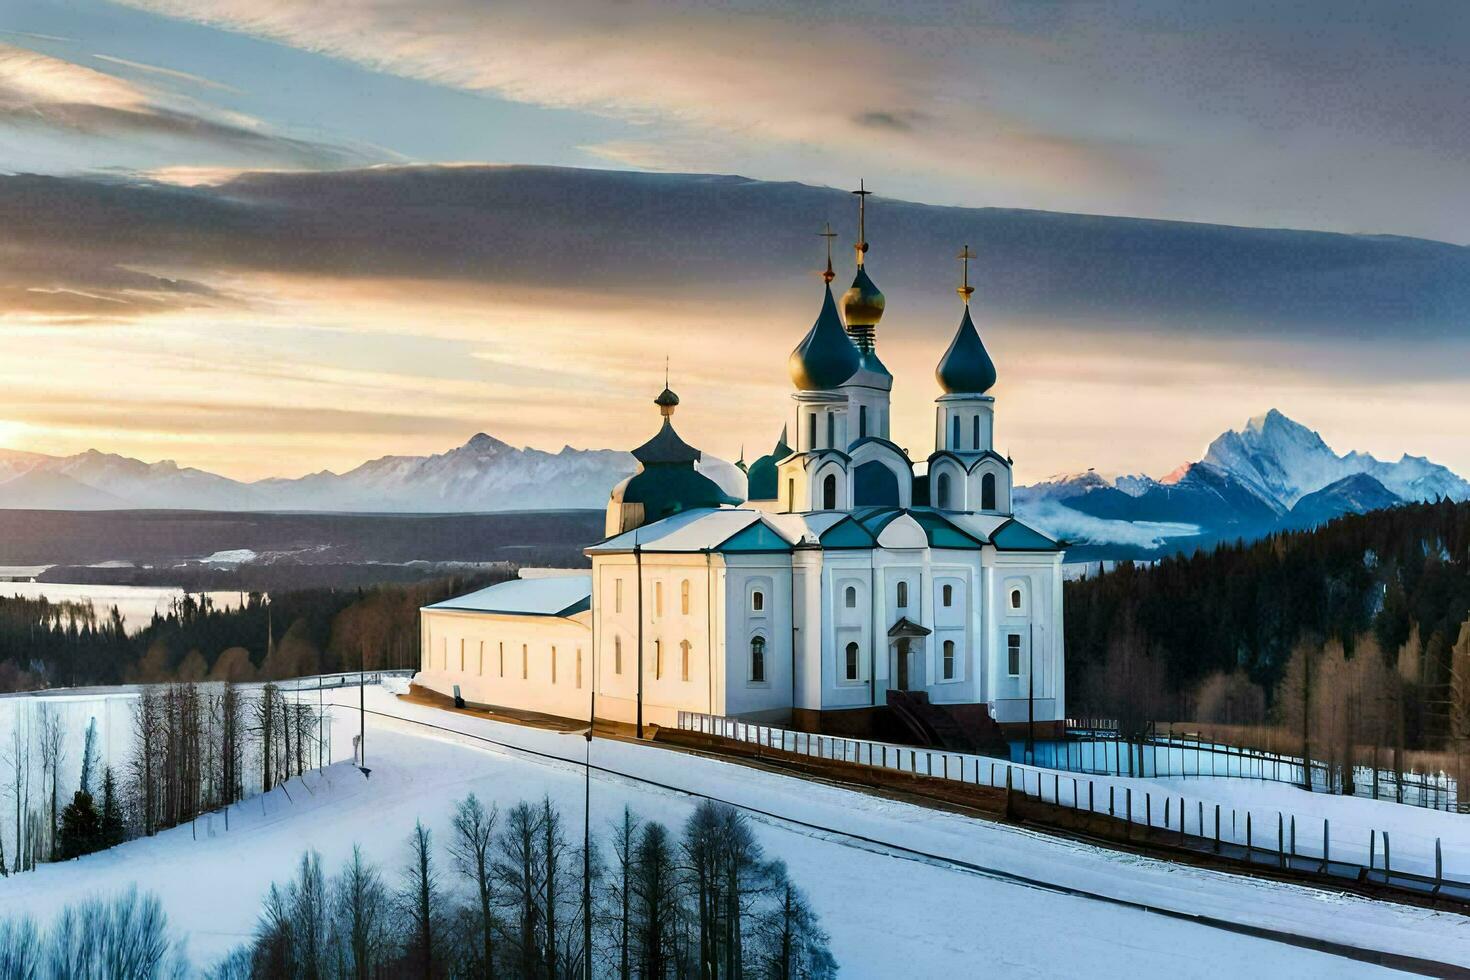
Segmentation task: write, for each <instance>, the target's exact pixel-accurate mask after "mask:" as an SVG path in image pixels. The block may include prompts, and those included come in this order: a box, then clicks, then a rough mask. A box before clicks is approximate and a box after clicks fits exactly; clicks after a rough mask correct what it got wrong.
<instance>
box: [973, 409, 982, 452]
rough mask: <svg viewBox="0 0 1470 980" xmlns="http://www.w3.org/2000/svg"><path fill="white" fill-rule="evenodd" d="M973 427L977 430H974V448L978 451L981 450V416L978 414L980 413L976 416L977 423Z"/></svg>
mask: <svg viewBox="0 0 1470 980" xmlns="http://www.w3.org/2000/svg"><path fill="white" fill-rule="evenodd" d="M973 428H974V430H975V431H974V436H975V445H974V447H973V448H974V450H975V452H977V453H978V452H979V451H980V416H978V415H977V416H975V424H974V426H973Z"/></svg>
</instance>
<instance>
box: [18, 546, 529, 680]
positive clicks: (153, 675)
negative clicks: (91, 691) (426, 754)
mask: <svg viewBox="0 0 1470 980" xmlns="http://www.w3.org/2000/svg"><path fill="white" fill-rule="evenodd" d="M513 574H514V573H513V572H507V571H493V572H485V573H480V574H476V575H472V576H450V577H445V578H439V579H434V580H432V581H429V582H419V583H413V584H407V585H394V584H388V585H378V586H375V587H372V588H356V589H300V590H294V591H288V592H281V593H271V594H269V595H267V594H265V593H261V592H250V593H246V594H244V595H243V596H242V597H241V598H242V601H241V603H240V605H239V606H238V607H232V608H228V609H224V608H220V607H218V606H216V605H215V604H214V603H213V602H212V601H211V600H210V598H209V596H207V595H194V594H192V593H186V594H184V595H183V596H181V597H180V598H179V599H177V600H175V601H174V602H173V603H172V604H171V606H170V608H169V610H168V611H167V612H164V613H155V614H154V616H153V618H152V620H151V621H150V622H149V623H148V624H147V625H146V626H144V627H142V628H141V629H138V630H136V631H134V632H129V631H128V629H127V628H126V625H125V623H124V622H123V619H122V617H121V616H120V615H119V614H118V611H117V609H116V607H113V608H110V609H108V610H106V611H105V612H99V611H98V610H96V609H95V608H94V607H93V606H92V605H91V603H89V602H52V601H49V600H47V599H44V598H27V597H22V596H0V693H5V692H11V691H30V690H43V689H47V688H53V687H78V686H84V685H113V684H122V683H162V682H167V681H175V680H177V681H186V682H188V681H192V682H198V681H204V680H216V681H226V680H230V681H236V682H242V681H254V680H281V679H285V678H290V677H301V676H305V675H308V674H316V673H334V672H337V671H343V670H355V669H358V668H359V667H364V668H366V669H369V670H373V669H380V668H394V667H412V666H414V665H416V664H417V662H418V640H419V635H418V610H419V608H420V607H421V606H424V605H428V604H430V603H434V602H438V601H440V600H442V599H447V598H449V597H450V596H454V595H460V594H462V593H464V592H468V591H472V590H474V589H478V588H483V587H484V586H486V585H490V584H493V583H494V582H497V581H503V580H504V579H505V578H506V577H507V576H508V575H513Z"/></svg>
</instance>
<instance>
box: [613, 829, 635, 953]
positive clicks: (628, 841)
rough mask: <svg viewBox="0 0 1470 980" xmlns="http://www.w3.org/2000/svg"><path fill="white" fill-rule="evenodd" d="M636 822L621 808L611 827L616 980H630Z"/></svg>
mask: <svg viewBox="0 0 1470 980" xmlns="http://www.w3.org/2000/svg"><path fill="white" fill-rule="evenodd" d="M639 836H640V835H639V821H638V818H637V817H635V816H633V811H632V809H630V808H629V807H627V806H624V807H623V816H622V819H621V820H619V821H618V822H617V823H616V824H615V825H614V826H613V862H614V865H613V878H612V895H611V898H612V903H613V906H614V908H615V910H616V911H615V913H614V914H615V915H616V923H615V928H614V933H615V935H614V945H615V946H616V947H617V952H618V980H632V977H633V964H632V955H631V954H632V946H631V939H632V928H631V926H632V905H633V881H634V874H635V871H636V867H637V860H638V859H637V850H638V840H639Z"/></svg>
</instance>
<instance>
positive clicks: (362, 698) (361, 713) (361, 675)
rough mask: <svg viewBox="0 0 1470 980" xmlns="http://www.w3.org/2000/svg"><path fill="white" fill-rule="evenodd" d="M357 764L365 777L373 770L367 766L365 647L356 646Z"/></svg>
mask: <svg viewBox="0 0 1470 980" xmlns="http://www.w3.org/2000/svg"><path fill="white" fill-rule="evenodd" d="M357 718H358V726H359V727H358V735H357V749H358V765H357V768H359V769H361V770H362V777H363V778H364V779H367V778H368V777H369V776H371V775H372V774H373V771H372V770H371V769H369V768H368V767H367V647H359V648H358V662H357Z"/></svg>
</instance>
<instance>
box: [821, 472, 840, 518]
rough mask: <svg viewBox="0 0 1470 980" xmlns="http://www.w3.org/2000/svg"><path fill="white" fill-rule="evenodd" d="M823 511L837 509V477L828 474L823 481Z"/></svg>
mask: <svg viewBox="0 0 1470 980" xmlns="http://www.w3.org/2000/svg"><path fill="white" fill-rule="evenodd" d="M822 509H823V510H836V509H837V475H836V474H835V473H828V474H827V476H826V478H825V479H823V480H822Z"/></svg>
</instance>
